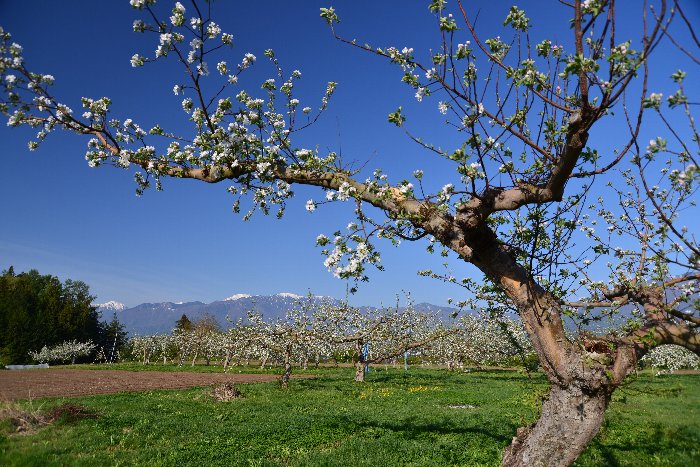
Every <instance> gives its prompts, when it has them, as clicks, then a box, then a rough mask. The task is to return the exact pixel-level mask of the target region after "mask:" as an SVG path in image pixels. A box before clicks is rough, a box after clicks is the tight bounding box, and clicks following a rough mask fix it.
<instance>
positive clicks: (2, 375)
mask: <svg viewBox="0 0 700 467" xmlns="http://www.w3.org/2000/svg"><path fill="white" fill-rule="evenodd" d="M278 378H279V377H278V376H276V375H269V374H224V373H191V372H184V371H183V372H166V371H122V370H72V369H64V368H57V369H46V370H43V369H39V370H5V371H0V401H2V400H19V399H38V398H40V397H74V396H84V395H90V394H111V393H115V392H133V391H150V390H155V389H178V388H189V387H194V386H208V385H211V384H217V383H235V384H239V383H258V382H268V381H275V380H276V379H278Z"/></svg>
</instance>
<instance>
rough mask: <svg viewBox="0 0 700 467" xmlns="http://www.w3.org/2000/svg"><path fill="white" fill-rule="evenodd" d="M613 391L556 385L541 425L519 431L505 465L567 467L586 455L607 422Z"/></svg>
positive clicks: (506, 453) (552, 390) (504, 462)
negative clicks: (591, 390)
mask: <svg viewBox="0 0 700 467" xmlns="http://www.w3.org/2000/svg"><path fill="white" fill-rule="evenodd" d="M609 400H610V392H609V391H608V390H606V389H605V388H603V389H599V390H597V391H595V392H590V391H586V390H583V389H581V388H580V387H576V386H573V385H570V386H567V387H560V386H552V388H551V390H550V393H549V398H548V399H547V400H546V401H545V402H544V403H543V404H542V414H541V415H540V418H539V420H537V422H536V423H535V424H534V425H532V426H530V427H526V428H519V429H518V434H517V436H516V437H514V438H513V442H512V443H511V445H510V446H508V447H507V448H506V449H505V450H504V452H503V463H502V465H503V466H507V467H515V466H567V465H569V464H571V463H572V462H573V461H574V460H576V458H578V456H579V455H580V454H581V453H582V452H583V450H584V449H585V448H586V446H587V445H588V443H589V442H590V441H591V440H592V439H593V438H594V437H595V435H596V434H597V433H598V431H599V430H600V426H601V424H602V423H603V418H604V414H605V409H606V408H607V406H608V402H609Z"/></svg>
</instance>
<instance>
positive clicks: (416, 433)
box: [347, 417, 517, 446]
mask: <svg viewBox="0 0 700 467" xmlns="http://www.w3.org/2000/svg"><path fill="white" fill-rule="evenodd" d="M347 423H351V422H350V420H348V422H347ZM352 423H353V424H354V425H355V427H357V428H358V429H363V428H365V429H379V430H387V431H392V432H394V433H397V434H401V435H402V437H404V438H406V439H422V438H425V437H426V436H434V435H459V436H466V435H478V436H480V437H485V438H490V439H492V440H493V441H495V442H497V443H499V444H502V445H503V446H505V445H506V444H508V443H509V442H510V439H511V436H512V435H508V434H505V433H515V430H516V428H517V426H515V425H514V424H509V423H504V424H503V425H502V426H501V427H500V428H501V429H500V431H502V433H494V432H492V431H489V430H488V429H486V428H484V427H483V426H482V427H474V426H457V425H456V424H455V423H454V420H449V419H442V420H434V421H431V422H425V421H421V420H419V419H418V418H417V417H408V418H405V419H403V420H400V421H372V420H367V421H362V422H357V421H354V422H352Z"/></svg>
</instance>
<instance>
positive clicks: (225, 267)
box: [0, 0, 699, 305]
mask: <svg viewBox="0 0 700 467" xmlns="http://www.w3.org/2000/svg"><path fill="white" fill-rule="evenodd" d="M172 3H174V2H159V8H160V9H161V11H163V10H164V11H167V12H169V10H170V8H171V7H172ZM183 3H184V4H185V5H186V6H188V7H189V3H188V2H183ZM466 3H467V4H468V5H470V8H471V7H472V6H473V5H474V4H475V3H480V4H481V5H482V7H483V9H482V11H481V14H480V18H479V25H480V28H481V29H482V30H483V31H484V34H485V35H497V34H500V32H498V27H500V26H499V25H500V23H501V22H502V21H503V18H504V17H505V15H506V14H507V11H508V8H509V6H510V4H511V3H510V2H503V1H497V2H471V1H469V2H466ZM544 3H545V2H541V1H530V2H520V5H521V6H523V7H524V8H526V9H527V10H528V13H530V15H531V16H532V17H533V23H534V25H535V31H536V33H537V34H538V35H542V34H547V35H548V37H550V38H552V39H554V40H559V41H567V43H568V39H569V36H570V34H569V31H568V27H567V23H566V21H567V20H566V16H562V14H564V12H563V11H560V9H559V8H554V9H553V11H552V10H550V9H549V8H548V9H546V10H539V11H538V10H537V8H538V7H541V6H542V5H543V4H544ZM552 3H553V4H556V2H552ZM427 4H428V2H423V1H411V2H406V1H366V0H363V1H352V2H350V1H344V2H336V3H335V5H334V6H335V7H336V8H337V10H338V12H339V14H340V16H341V19H342V23H341V25H340V30H341V32H342V34H343V35H345V36H346V37H348V38H354V37H356V38H358V40H359V41H360V42H369V43H371V44H373V45H376V46H390V45H394V46H397V47H399V48H402V47H404V46H409V47H414V48H415V49H416V51H420V50H426V49H428V48H429V47H436V46H437V45H438V44H439V31H438V30H437V28H436V27H435V20H434V17H432V16H431V15H430V14H429V13H428V11H427ZM322 6H324V7H325V6H329V4H328V3H326V2H317V1H303V2H281V1H266V2H215V3H214V20H215V21H216V22H217V23H218V24H220V25H221V26H222V28H223V30H224V31H226V32H230V33H232V34H233V35H234V43H235V44H236V46H235V47H234V48H233V49H232V50H231V51H230V52H227V54H229V55H228V56H226V57H223V56H222V59H228V61H229V62H230V63H236V62H238V61H239V60H240V58H241V57H242V55H243V54H244V53H245V52H248V51H250V52H252V53H254V54H256V55H257V56H258V58H259V60H258V63H257V64H256V66H255V69H254V71H253V72H252V73H250V74H249V77H248V78H249V79H250V80H249V81H246V83H248V86H247V88H249V89H255V88H256V87H257V86H259V83H260V82H261V81H262V79H263V78H265V77H269V76H272V70H271V68H270V67H269V66H268V64H267V63H266V62H265V60H264V57H263V56H262V51H263V50H265V49H267V48H272V49H274V50H275V51H276V52H277V55H278V57H279V58H280V60H281V63H282V65H283V66H284V67H285V68H286V69H287V70H289V71H291V70H292V69H295V68H298V69H300V70H301V71H302V73H303V79H302V81H301V84H300V86H299V90H298V91H299V97H301V99H302V104H308V105H317V103H318V100H319V99H320V97H321V95H322V92H323V90H324V89H325V83H326V82H327V81H330V80H333V81H337V82H338V83H339V87H338V90H337V93H336V95H335V96H334V98H333V99H332V100H331V105H330V107H329V110H328V111H327V112H326V114H325V115H324V116H323V117H322V120H321V121H320V122H319V123H318V124H317V125H316V126H314V127H313V128H311V129H310V130H309V131H306V132H305V133H304V134H302V135H301V140H297V141H298V144H299V145H302V144H304V145H306V146H310V147H314V146H316V145H318V146H319V147H320V148H321V149H322V150H323V149H330V150H336V151H338V150H342V154H343V156H344V158H345V159H347V160H352V159H354V160H357V161H359V162H368V164H367V166H368V167H370V168H375V167H382V168H383V169H384V170H385V172H387V173H388V174H389V175H390V177H391V179H392V180H394V181H400V180H402V179H403V178H408V177H409V176H410V174H411V172H412V171H413V170H414V169H418V168H421V169H424V170H425V171H426V173H428V172H429V171H433V172H434V173H435V174H436V175H435V176H434V177H433V178H431V179H429V181H428V183H431V184H433V185H435V186H442V185H444V184H445V183H448V182H452V183H455V182H457V181H458V177H457V176H456V174H452V173H451V172H450V171H448V170H447V169H448V167H445V166H441V165H440V164H439V163H438V162H436V161H435V160H434V159H433V158H431V156H430V154H428V153H427V152H425V151H424V150H421V149H420V148H419V147H417V146H416V145H415V144H414V143H412V142H410V141H409V140H408V139H407V138H406V137H405V136H404V134H403V133H402V132H401V131H400V130H398V129H397V128H396V127H394V126H393V125H391V124H389V123H387V120H386V118H387V114H388V113H389V112H391V111H393V110H395V109H396V108H397V107H398V106H399V105H404V108H407V109H408V110H409V112H411V114H410V115H411V116H412V121H411V122H410V123H411V124H412V128H413V129H414V130H420V131H418V132H419V133H420V134H422V135H424V136H431V137H432V140H433V141H435V142H436V143H440V144H443V145H444V146H446V147H458V146H459V145H460V144H461V142H460V141H459V140H458V139H457V135H455V134H454V133H453V132H451V131H449V130H448V129H446V128H445V126H444V125H443V124H442V123H441V122H442V119H441V116H440V115H439V114H438V112H437V110H436V106H437V99H432V100H429V101H428V102H426V103H423V104H425V105H423V104H418V103H417V102H415V99H413V93H414V92H413V91H411V89H410V88H408V87H407V86H405V85H402V83H400V82H399V80H400V77H401V73H400V70H398V69H396V68H395V67H393V66H391V65H389V64H388V63H387V62H386V61H383V60H380V59H379V58H377V57H373V56H370V55H369V54H364V53H361V52H359V51H358V50H356V49H353V48H351V47H348V46H345V45H343V44H341V43H339V42H337V41H335V40H334V39H333V38H332V36H331V34H330V32H329V30H328V28H327V26H326V25H325V24H324V22H323V21H322V20H321V19H320V18H319V16H318V11H319V7H322ZM528 6H529V7H530V8H528ZM693 9H694V10H693ZM689 10H690V11H689V14H690V15H694V17H696V18H697V17H699V16H698V11H699V10H698V8H697V6H693V5H691V6H690V7H689ZM557 11H559V13H557ZM558 15H559V16H558ZM137 17H141V16H140V15H139V13H138V12H137V11H135V10H132V9H131V8H130V7H129V4H128V1H127V0H121V1H108V2H95V1H70V2H45V1H14V2H13V1H5V2H0V24H1V25H2V26H3V27H4V28H5V29H6V30H8V31H9V32H11V33H12V34H13V39H14V40H15V41H16V42H18V43H20V44H21V45H22V46H23V47H24V50H25V58H26V62H27V64H28V66H29V68H30V69H33V70H34V71H37V72H42V73H50V74H53V75H54V76H55V77H56V84H55V86H54V93H55V95H56V96H58V97H59V98H60V99H61V100H62V101H63V102H64V103H66V104H68V105H69V106H71V107H72V108H73V109H74V110H77V109H79V108H80V104H79V98H80V97H82V96H87V97H93V98H98V97H101V96H109V97H110V98H111V99H112V101H113V103H114V105H113V108H112V109H113V112H114V114H115V115H116V116H119V117H121V118H126V117H132V118H134V119H135V120H136V121H137V122H138V123H140V124H142V126H143V127H144V128H149V127H150V126H152V125H153V124H155V123H156V122H158V123H160V124H161V125H162V126H163V127H165V128H166V129H168V130H175V131H177V130H178V129H183V131H186V129H187V127H186V124H187V121H186V119H185V118H184V114H183V113H182V111H181V109H180V100H181V98H178V97H176V96H173V95H172V86H173V85H174V84H175V83H176V82H179V81H182V80H181V79H179V78H178V77H177V75H174V74H173V73H172V72H173V70H177V68H174V67H173V66H169V65H167V64H165V63H155V64H151V65H149V66H146V67H144V68H139V69H134V68H132V67H131V65H130V63H129V59H130V57H131V56H132V55H133V54H134V53H136V52H140V53H142V54H149V55H152V54H153V50H154V49H155V47H156V45H157V43H156V39H155V37H154V36H151V35H140V34H135V33H133V32H132V31H131V24H132V22H133V20H134V19H135V18H137ZM542 24H544V25H546V29H545V30H544V31H543V30H542V29H538V28H537V26H538V25H542ZM622 29H624V28H622ZM542 38H544V37H540V38H539V39H538V40H541V39H542ZM465 39H466V37H465ZM673 57H674V56H673V55H669V56H667V57H665V58H663V60H664V61H665V62H667V64H671V62H672V61H673V59H674V58H673ZM171 65H172V63H171ZM669 69H670V70H673V67H671V68H669ZM176 73H177V71H176ZM664 86H666V83H664ZM31 134H32V132H30V131H27V130H24V129H11V128H7V127H6V126H5V125H4V124H3V125H2V126H0V141H2V145H1V146H0V148H1V149H0V151H1V153H2V158H3V169H2V171H0V197H1V199H2V200H3V203H2V204H3V209H2V215H1V216H0V219H1V220H0V269H4V268H6V267H8V266H9V265H14V267H15V269H16V270H18V271H21V270H27V269H30V268H36V269H38V270H39V271H40V272H42V273H46V274H54V275H58V276H59V277H60V278H62V279H66V278H72V279H80V280H83V281H85V282H87V283H88V284H89V285H90V287H91V290H92V292H93V293H94V294H95V295H96V296H97V301H98V302H104V301H107V300H117V301H121V302H123V303H126V304H127V305H136V304H138V303H141V302H148V301H150V302H156V301H166V300H170V301H189V300H201V301H205V302H209V301H212V300H217V299H222V298H225V297H227V296H229V295H231V294H234V293H250V294H272V293H277V292H282V291H290V292H295V293H305V292H306V291H308V290H311V291H312V292H313V293H315V294H322V295H331V296H336V297H342V296H343V295H344V294H345V287H346V284H345V282H343V281H340V280H338V279H335V278H333V276H332V275H331V274H330V273H328V272H327V271H326V270H325V268H324V267H323V264H322V263H323V257H322V256H321V254H320V249H319V248H317V247H315V246H314V243H315V242H314V240H315V237H316V236H317V235H318V234H320V233H324V234H327V235H330V234H332V232H333V231H335V230H336V229H339V228H344V226H345V225H346V224H347V223H348V222H349V221H351V220H352V214H351V209H352V207H351V206H349V205H346V206H342V205H339V204H333V205H330V206H324V207H322V208H321V209H319V210H317V211H316V212H315V213H313V214H309V213H307V212H306V211H305V210H304V203H305V202H306V200H307V199H309V198H311V197H313V196H314V195H315V196H316V197H317V198H318V199H320V198H322V193H319V192H318V190H313V189H306V188H297V189H295V192H296V193H297V197H296V198H295V200H293V201H292V202H291V203H290V205H289V208H288V212H287V215H286V216H285V218H283V219H282V220H276V219H275V218H274V217H264V216H262V215H256V216H254V218H253V219H252V220H251V221H249V222H242V220H241V216H240V215H236V214H233V213H232V212H231V205H232V202H233V199H232V197H231V196H230V195H229V194H227V193H226V187H227V185H226V184H219V185H211V186H210V185H205V184H202V183H198V182H195V181H189V180H185V181H181V180H165V191H164V192H162V193H158V192H155V191H149V192H147V193H146V194H145V195H144V196H143V197H141V198H137V197H136V196H135V195H134V189H135V184H134V182H133V174H132V173H131V172H130V171H124V170H118V169H114V168H111V167H103V168H100V169H90V168H89V167H88V166H87V164H86V162H85V160H84V158H83V155H84V152H85V143H86V139H85V138H82V137H78V136H74V135H72V134H65V133H60V132H57V133H54V134H53V135H51V136H50V137H49V138H48V139H47V141H46V143H44V145H43V146H42V147H41V148H40V150H39V151H36V152H32V153H30V152H29V151H28V150H27V147H26V142H27V140H28V139H29V138H30V136H31ZM595 136H597V137H599V138H601V140H605V139H606V137H608V136H610V135H607V134H606V133H605V132H604V131H602V132H601V133H598V134H597V135H595ZM592 142H593V141H589V144H591V143H592ZM696 227H697V225H696ZM696 230H697V229H696ZM383 246H384V247H385V248H384V249H383V260H382V261H383V263H384V265H385V267H386V271H384V272H375V271H370V272H371V282H370V283H368V284H362V286H361V288H360V291H359V293H358V294H357V295H356V296H355V297H354V298H352V299H351V301H352V302H354V303H356V304H379V303H380V302H383V303H385V304H389V303H392V302H393V301H394V297H395V296H396V294H400V293H402V291H408V292H411V294H412V296H413V298H414V299H415V300H417V301H419V302H420V301H428V302H432V303H436V304H445V303H446V300H447V298H448V297H455V298H458V297H459V296H460V293H461V291H460V290H459V289H456V288H455V287H454V286H447V285H444V284H441V283H440V282H437V281H434V280H430V279H425V278H421V277H418V276H417V275H416V271H417V270H419V269H424V268H430V267H432V268H434V269H436V270H437V269H440V264H441V263H442V261H443V260H444V258H441V257H440V256H439V255H436V256H430V255H428V254H426V253H425V251H424V248H425V244H423V243H416V244H406V243H404V244H403V245H401V247H400V248H398V249H396V248H392V247H391V246H389V245H383ZM452 269H453V272H454V274H455V275H456V276H459V277H461V276H464V275H469V274H471V273H473V268H472V267H471V266H469V265H466V264H461V263H459V262H455V261H453V262H452Z"/></svg>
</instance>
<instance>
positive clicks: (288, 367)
mask: <svg viewBox="0 0 700 467" xmlns="http://www.w3.org/2000/svg"><path fill="white" fill-rule="evenodd" d="M291 376H292V347H291V346H287V349H286V350H285V352H284V374H283V375H282V381H281V384H282V389H287V388H288V387H289V378H290V377H291Z"/></svg>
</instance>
